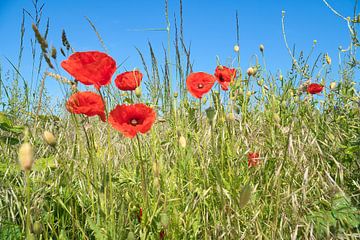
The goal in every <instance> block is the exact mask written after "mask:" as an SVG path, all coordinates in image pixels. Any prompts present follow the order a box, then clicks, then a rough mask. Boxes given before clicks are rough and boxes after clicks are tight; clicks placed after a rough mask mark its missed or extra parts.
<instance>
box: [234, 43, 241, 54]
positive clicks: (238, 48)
mask: <svg viewBox="0 0 360 240" xmlns="http://www.w3.org/2000/svg"><path fill="white" fill-rule="evenodd" d="M239 50H240V47H239V45H237V44H236V45H235V46H234V51H235V52H238V51H239Z"/></svg>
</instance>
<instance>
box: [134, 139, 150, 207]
mask: <svg viewBox="0 0 360 240" xmlns="http://www.w3.org/2000/svg"><path fill="white" fill-rule="evenodd" d="M136 140H137V143H138V148H139V158H140V167H141V180H142V181H141V185H142V189H143V195H144V199H145V206H146V207H147V206H148V193H147V185H146V173H145V166H144V164H145V161H144V160H143V158H142V155H141V144H140V138H139V135H138V134H136Z"/></svg>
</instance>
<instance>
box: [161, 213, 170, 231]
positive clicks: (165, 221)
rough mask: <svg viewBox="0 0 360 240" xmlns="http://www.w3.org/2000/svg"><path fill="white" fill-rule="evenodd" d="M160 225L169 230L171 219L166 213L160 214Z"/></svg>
mask: <svg viewBox="0 0 360 240" xmlns="http://www.w3.org/2000/svg"><path fill="white" fill-rule="evenodd" d="M160 223H161V225H162V226H163V227H164V228H167V226H168V225H169V217H168V215H167V214H166V213H161V214H160Z"/></svg>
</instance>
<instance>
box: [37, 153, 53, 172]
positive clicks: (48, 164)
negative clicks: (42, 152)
mask: <svg viewBox="0 0 360 240" xmlns="http://www.w3.org/2000/svg"><path fill="white" fill-rule="evenodd" d="M55 167H56V163H55V158H54V157H53V156H50V157H48V158H39V159H37V160H36V161H35V163H34V166H33V170H35V171H43V170H45V169H46V168H55Z"/></svg>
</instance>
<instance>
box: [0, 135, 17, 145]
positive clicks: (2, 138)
mask: <svg viewBox="0 0 360 240" xmlns="http://www.w3.org/2000/svg"><path fill="white" fill-rule="evenodd" d="M0 142H3V143H5V144H10V145H15V144H18V143H19V142H20V140H19V139H17V138H13V137H6V136H0Z"/></svg>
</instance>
